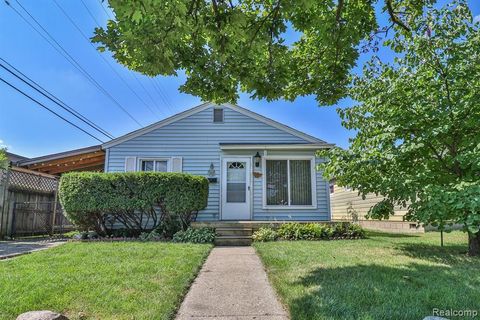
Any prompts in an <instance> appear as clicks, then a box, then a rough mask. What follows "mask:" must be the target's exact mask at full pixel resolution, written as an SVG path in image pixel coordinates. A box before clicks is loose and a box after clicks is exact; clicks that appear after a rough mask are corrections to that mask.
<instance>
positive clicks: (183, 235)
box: [173, 227, 216, 243]
mask: <svg viewBox="0 0 480 320" xmlns="http://www.w3.org/2000/svg"><path fill="white" fill-rule="evenodd" d="M215 235H216V234H215V229H213V228H198V229H194V228H191V227H190V228H188V229H187V230H185V231H178V232H177V233H175V234H174V235H173V241H174V242H191V243H212V242H214V241H215Z"/></svg>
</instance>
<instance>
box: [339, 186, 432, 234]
mask: <svg viewBox="0 0 480 320" xmlns="http://www.w3.org/2000/svg"><path fill="white" fill-rule="evenodd" d="M382 200H383V197H382V196H377V195H375V194H373V193H372V194H368V195H367V196H366V197H365V199H363V198H362V196H359V195H358V191H356V190H354V189H352V188H348V187H339V186H338V185H336V184H335V183H331V185H330V205H331V208H332V220H334V221H352V220H358V221H359V223H360V224H361V225H362V226H363V227H365V228H367V229H373V230H380V231H391V232H402V233H411V232H424V229H423V228H422V227H420V226H418V224H417V223H415V222H409V221H404V220H403V218H404V216H405V214H406V213H407V208H405V207H398V206H397V207H395V214H394V215H393V216H391V217H390V218H389V219H388V220H381V221H380V220H372V219H369V220H367V219H366V218H365V215H366V214H367V213H368V211H369V210H370V208H371V207H373V206H374V205H375V204H376V203H378V202H380V201H382Z"/></svg>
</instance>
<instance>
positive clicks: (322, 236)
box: [252, 222, 365, 242]
mask: <svg viewBox="0 0 480 320" xmlns="http://www.w3.org/2000/svg"><path fill="white" fill-rule="evenodd" d="M364 237H365V231H364V230H363V229H362V227H360V226H359V225H356V224H350V223H346V222H341V223H333V224H325V223H324V224H322V223H284V224H282V225H281V226H280V227H279V228H278V229H277V230H274V229H273V228H260V229H259V230H258V231H256V232H255V233H254V234H253V237H252V239H253V241H257V242H260V241H274V240H277V239H281V240H329V239H338V238H341V239H345V238H347V239H355V238H364Z"/></svg>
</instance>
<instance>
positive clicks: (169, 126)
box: [102, 103, 333, 221]
mask: <svg viewBox="0 0 480 320" xmlns="http://www.w3.org/2000/svg"><path fill="white" fill-rule="evenodd" d="M332 146H333V145H332V144H329V143H327V142H325V141H323V140H320V139H318V138H315V137H312V136H310V135H308V134H305V133H303V132H300V131H298V130H295V129H293V128H290V127H288V126H286V125H283V124H281V123H278V122H276V121H273V120H271V119H269V118H266V117H264V116H261V115H259V114H257V113H254V112H252V111H250V110H247V109H244V108H242V107H239V106H236V105H232V104H221V105H215V104H213V103H205V104H202V105H199V106H197V107H194V108H192V109H189V110H187V111H184V112H182V113H179V114H177V115H174V116H172V117H170V118H167V119H165V120H162V121H160V122H157V123H154V124H152V125H150V126H147V127H145V128H142V129H139V130H137V131H134V132H131V133H128V134H126V135H124V136H121V137H119V138H116V139H113V140H111V141H109V142H107V143H105V144H103V145H102V148H103V149H104V150H105V172H129V171H161V172H185V173H190V174H195V175H201V176H205V177H207V178H209V181H210V189H209V190H210V191H209V198H208V206H207V208H206V209H205V210H203V211H201V212H199V214H198V218H197V220H198V221H218V220H237V221H238V220H240V221H246V220H254V221H286V220H292V221H330V219H331V217H330V198H329V183H328V181H326V180H324V179H323V178H322V174H321V172H318V171H317V170H316V165H317V164H318V163H320V162H321V161H322V159H319V158H316V157H315V151H316V150H319V149H325V148H331V147H332Z"/></svg>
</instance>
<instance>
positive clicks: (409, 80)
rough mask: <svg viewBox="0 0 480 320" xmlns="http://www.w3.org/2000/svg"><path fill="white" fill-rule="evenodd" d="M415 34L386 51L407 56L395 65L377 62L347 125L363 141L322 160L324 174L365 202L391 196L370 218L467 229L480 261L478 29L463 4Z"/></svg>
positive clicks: (360, 83)
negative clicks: (397, 213)
mask: <svg viewBox="0 0 480 320" xmlns="http://www.w3.org/2000/svg"><path fill="white" fill-rule="evenodd" d="M410 25H411V28H412V32H411V33H409V34H408V35H406V34H403V35H402V34H397V35H396V36H395V37H394V38H393V39H391V40H389V41H388V42H387V45H390V46H391V48H392V49H394V50H395V51H397V52H398V53H399V54H400V55H399V57H397V58H396V59H395V61H394V62H393V63H391V64H386V63H382V62H381V61H379V60H376V59H375V60H373V61H371V62H370V63H369V64H368V65H367V66H366V67H365V69H364V72H363V75H362V76H359V77H355V79H354V81H353V84H352V86H351V88H350V93H351V95H352V97H353V99H355V100H356V101H357V102H358V103H357V104H356V105H355V106H353V107H350V108H347V109H345V110H341V111H340V115H341V118H342V120H343V125H344V126H345V127H346V128H348V129H352V130H356V131H357V134H356V136H355V137H354V138H353V139H352V140H351V141H350V147H349V149H347V150H342V149H335V150H332V151H330V152H327V153H324V154H323V155H324V156H328V157H329V158H330V160H331V161H330V162H329V163H328V164H327V165H326V166H325V169H326V173H327V174H328V175H330V176H335V177H336V179H337V181H338V183H339V184H341V185H348V186H351V187H353V188H355V189H357V190H359V192H360V193H361V194H362V195H366V194H368V193H370V192H374V193H376V194H380V195H382V196H384V197H385V200H384V201H382V202H381V203H379V204H378V205H377V206H374V207H373V208H372V209H371V210H370V213H369V215H370V216H371V217H372V218H388V216H389V215H390V214H393V210H392V209H393V205H395V204H403V205H407V206H408V208H409V211H408V214H407V219H409V220H413V221H421V222H423V223H426V224H428V223H432V224H434V225H439V227H440V228H443V227H444V226H445V224H446V223H447V222H455V223H461V224H463V225H464V226H465V230H466V231H467V232H468V236H469V253H470V254H471V255H479V254H480V232H479V228H480V32H479V24H478V23H476V24H475V23H473V22H472V16H471V12H470V10H469V9H468V6H467V5H466V4H465V3H463V2H460V4H459V3H454V4H452V5H450V6H447V7H445V8H443V9H441V10H435V9H431V10H429V11H428V13H427V14H426V15H425V16H423V17H417V18H416V19H415V20H414V21H412V22H411V24H410Z"/></svg>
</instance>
